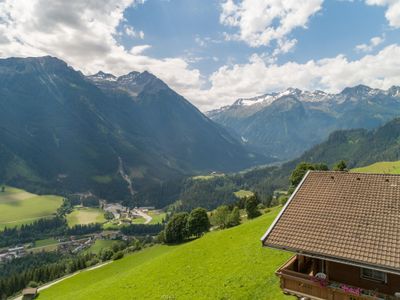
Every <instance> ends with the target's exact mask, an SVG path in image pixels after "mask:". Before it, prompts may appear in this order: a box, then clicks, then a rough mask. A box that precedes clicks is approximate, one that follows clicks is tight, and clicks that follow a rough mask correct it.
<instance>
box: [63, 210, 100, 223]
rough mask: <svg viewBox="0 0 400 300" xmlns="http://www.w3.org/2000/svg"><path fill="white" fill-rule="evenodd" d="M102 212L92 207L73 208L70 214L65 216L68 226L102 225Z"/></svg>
mask: <svg viewBox="0 0 400 300" xmlns="http://www.w3.org/2000/svg"><path fill="white" fill-rule="evenodd" d="M105 221H106V219H105V218H104V211H102V210H101V209H99V208H93V207H80V208H75V209H74V210H73V211H72V213H70V214H68V215H67V222H68V226H70V227H72V226H74V225H77V224H90V223H104V222H105Z"/></svg>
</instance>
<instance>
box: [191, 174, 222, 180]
mask: <svg viewBox="0 0 400 300" xmlns="http://www.w3.org/2000/svg"><path fill="white" fill-rule="evenodd" d="M223 176H225V174H210V175H198V176H193V177H192V178H193V179H194V180H210V179H213V178H215V177H223Z"/></svg>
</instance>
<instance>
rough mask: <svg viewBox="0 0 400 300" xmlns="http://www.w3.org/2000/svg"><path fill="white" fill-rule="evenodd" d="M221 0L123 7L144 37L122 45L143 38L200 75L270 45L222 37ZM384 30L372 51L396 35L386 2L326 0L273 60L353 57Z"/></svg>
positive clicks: (130, 41) (127, 40)
mask: <svg viewBox="0 0 400 300" xmlns="http://www.w3.org/2000/svg"><path fill="white" fill-rule="evenodd" d="M220 3H221V2H220V1H217V0H202V1H199V0H175V1H174V0H171V1H162V0H161V1H160V0H147V1H145V3H144V4H143V5H138V6H135V7H131V8H129V9H127V10H126V11H125V13H124V16H125V18H126V20H127V23H128V24H130V25H131V26H133V27H134V28H135V29H136V30H142V31H143V32H144V33H145V37H144V39H143V40H138V39H135V38H131V37H129V36H124V37H123V38H122V39H121V43H122V44H123V45H125V46H126V47H127V48H130V47H132V46H135V45H141V44H143V43H144V44H149V45H152V48H151V49H149V50H148V51H147V52H146V53H147V54H149V55H151V56H154V57H157V58H164V57H188V59H190V58H198V59H201V60H200V61H198V62H192V63H191V65H192V66H193V67H194V68H198V69H199V70H200V71H201V72H202V74H204V75H209V74H211V73H213V72H214V71H215V70H217V69H218V68H219V67H221V66H223V65H226V64H230V63H245V62H246V61H247V60H248V57H249V56H250V55H252V54H253V53H259V54H262V53H264V52H272V51H273V49H274V45H273V44H272V45H270V46H265V47H258V48H253V47H250V46H248V45H247V44H246V43H244V42H241V41H225V40H224V34H223V33H224V32H233V31H234V30H232V29H231V28H227V27H226V26H224V25H222V24H221V23H220V21H219V16H220V11H221V7H220ZM383 34H384V35H385V42H383V43H382V44H381V45H380V46H379V47H376V48H375V49H374V51H375V52H376V51H378V50H379V49H381V48H382V47H384V45H385V44H390V43H393V42H397V41H399V38H400V31H399V30H393V29H392V28H390V27H389V25H388V24H387V20H386V19H385V7H379V6H368V5H366V4H365V3H364V2H362V1H354V2H351V1H335V0H330V1H326V2H325V3H324V5H323V8H322V10H321V11H320V12H318V13H317V14H315V15H314V16H312V17H311V18H310V20H309V22H308V24H307V28H296V29H295V30H294V31H293V32H292V34H291V36H292V37H293V38H296V39H297V40H298V42H297V44H296V47H295V49H293V50H292V51H290V52H289V53H286V54H284V55H281V56H279V58H278V62H279V63H285V62H288V61H296V62H300V63H303V62H306V61H308V60H310V59H321V58H324V57H332V56H335V55H337V54H339V53H342V54H346V55H347V56H348V57H349V58H354V59H355V58H358V57H361V56H362V55H363V53H360V52H358V51H355V47H356V45H359V44H363V43H366V42H367V41H369V40H370V39H371V38H372V37H374V36H382V35H383ZM202 43H204V44H202ZM371 52H372V51H371ZM215 58H217V59H218V61H215Z"/></svg>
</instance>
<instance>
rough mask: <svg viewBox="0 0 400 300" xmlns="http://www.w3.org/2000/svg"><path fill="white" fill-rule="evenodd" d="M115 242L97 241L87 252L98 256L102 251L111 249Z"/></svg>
mask: <svg viewBox="0 0 400 300" xmlns="http://www.w3.org/2000/svg"><path fill="white" fill-rule="evenodd" d="M113 242H114V241H112V240H96V241H95V242H94V244H93V245H92V246H91V247H90V248H88V249H87V250H86V251H85V252H86V253H89V252H92V253H95V254H97V253H99V252H100V250H101V249H104V248H109V247H111V245H112V243H113Z"/></svg>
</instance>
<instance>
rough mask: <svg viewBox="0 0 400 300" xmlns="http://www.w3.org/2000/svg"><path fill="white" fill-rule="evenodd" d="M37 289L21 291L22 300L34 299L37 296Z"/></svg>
mask: <svg viewBox="0 0 400 300" xmlns="http://www.w3.org/2000/svg"><path fill="white" fill-rule="evenodd" d="M37 292H38V289H37V288H26V289H23V290H22V300H31V299H35V298H36V296H37Z"/></svg>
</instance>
